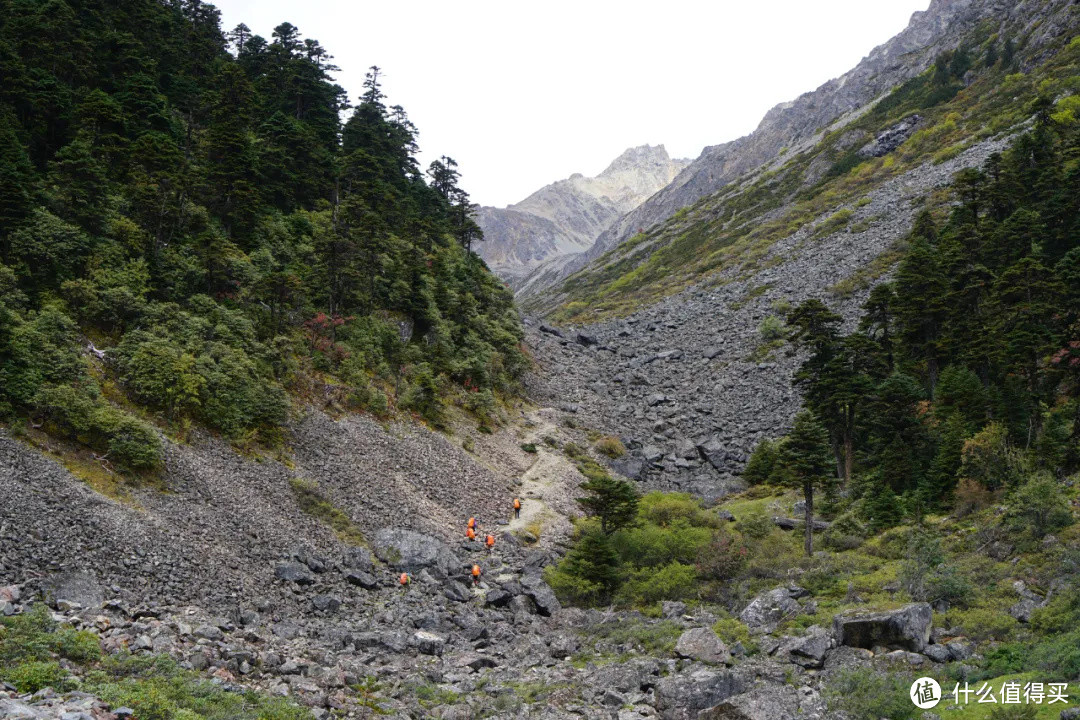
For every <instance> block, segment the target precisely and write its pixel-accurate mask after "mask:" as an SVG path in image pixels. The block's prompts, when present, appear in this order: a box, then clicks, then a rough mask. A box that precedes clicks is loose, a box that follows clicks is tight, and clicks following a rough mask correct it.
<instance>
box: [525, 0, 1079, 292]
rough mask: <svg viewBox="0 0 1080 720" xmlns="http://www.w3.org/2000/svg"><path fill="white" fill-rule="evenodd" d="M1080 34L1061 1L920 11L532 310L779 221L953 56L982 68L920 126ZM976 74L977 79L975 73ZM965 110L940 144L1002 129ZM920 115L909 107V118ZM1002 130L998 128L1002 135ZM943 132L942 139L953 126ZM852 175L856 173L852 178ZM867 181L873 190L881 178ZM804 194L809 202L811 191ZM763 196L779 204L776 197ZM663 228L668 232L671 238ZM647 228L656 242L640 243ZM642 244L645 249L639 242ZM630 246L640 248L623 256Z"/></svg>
mask: <svg viewBox="0 0 1080 720" xmlns="http://www.w3.org/2000/svg"><path fill="white" fill-rule="evenodd" d="M1075 27H1076V9H1075V7H1074V5H1073V4H1071V3H1067V2H1063V1H1061V0H1026V1H1025V2H1019V3H1004V2H998V1H996V0H934V1H933V2H931V4H930V7H929V9H928V10H927V11H925V12H920V13H915V15H914V16H913V17H912V20H911V23H910V25H909V26H908V28H907V29H906V30H904V31H903V32H902V33H900V34H899V35H897V36H896V37H895V38H893V39H892V40H890V41H889V42H887V43H885V44H884V45H882V46H880V47H878V48H876V49H875V50H874V51H873V52H871V53H870V55H868V56H867V57H866V58H865V59H864V60H863V61H862V62H861V63H860V64H859V65H858V66H856V67H855V68H854V69H853V70H851V71H850V72H848V73H846V74H845V75H843V76H841V77H840V78H837V79H835V80H832V81H830V82H828V83H826V84H825V85H823V86H821V87H820V88H818V89H817V90H815V91H813V92H810V93H807V94H805V95H802V96H800V97H799V98H797V99H796V100H794V101H792V102H788V103H784V104H782V105H778V106H777V107H775V108H773V109H772V110H771V111H770V112H769V113H768V114H767V115H766V116H765V118H764V119H763V120H762V122H761V125H760V126H759V127H758V129H757V130H755V131H754V132H753V133H752V134H750V135H748V136H746V137H744V138H740V139H738V140H735V141H732V142H729V143H725V144H723V145H718V146H714V147H711V148H707V149H706V150H705V151H704V152H703V153H702V155H701V156H700V157H699V158H697V159H696V160H695V161H694V162H693V163H691V164H690V165H689V166H688V167H687V168H686V169H685V170H683V171H682V172H681V173H680V174H679V176H678V177H677V178H676V179H675V180H674V181H673V182H672V183H671V184H670V185H669V186H668V187H666V188H664V190H662V191H661V192H658V193H657V194H656V195H655V196H654V197H652V198H650V199H649V201H647V202H645V203H643V204H642V205H641V206H640V207H639V208H637V209H636V210H635V211H633V212H631V213H629V214H627V215H626V216H625V217H624V218H622V219H621V220H620V221H619V222H618V223H616V224H614V225H613V226H612V227H611V229H609V230H608V231H607V232H605V233H604V234H603V235H602V236H601V237H600V238H599V239H598V240H597V242H596V244H595V245H594V246H593V247H592V248H591V249H590V250H588V251H586V252H585V253H583V254H582V255H581V256H579V257H578V258H575V259H574V260H573V261H571V262H568V263H566V264H564V266H563V267H562V268H561V269H560V271H559V272H558V273H551V274H548V275H547V277H546V278H545V279H544V280H543V281H538V282H534V283H533V284H532V287H531V289H530V293H529V294H530V297H532V296H536V295H540V294H545V295H547V296H548V297H545V298H544V299H538V300H536V301H533V300H531V299H530V300H529V302H530V304H531V307H533V308H545V309H548V310H550V309H551V308H553V307H554V306H555V305H556V304H557V303H565V302H568V301H574V300H582V301H585V302H587V303H588V304H589V305H596V304H597V303H596V301H597V300H600V299H601V298H600V297H598V296H597V295H595V294H594V293H591V292H590V291H588V290H584V289H583V287H582V286H583V285H587V286H594V287H596V288H597V289H599V288H600V287H602V286H607V285H610V284H612V283H614V282H615V280H617V279H618V277H619V276H621V275H624V274H628V273H629V272H630V271H631V270H632V269H634V268H636V267H637V266H638V265H641V264H642V263H643V261H644V258H645V257H647V256H648V255H651V254H652V253H653V252H655V251H657V250H658V249H660V248H663V247H664V246H666V245H668V244H670V243H671V242H672V240H673V239H674V238H675V237H680V236H683V235H687V234H690V235H696V234H698V233H699V232H700V233H706V234H711V235H713V236H716V235H719V234H720V230H721V227H723V228H724V229H732V228H736V229H737V228H740V227H741V228H744V229H745V228H748V227H750V226H752V225H753V224H754V223H755V222H756V223H760V222H763V221H766V220H769V219H771V217H772V216H771V215H767V214H766V213H767V212H768V211H770V210H773V209H775V208H777V207H780V206H782V205H784V204H787V203H794V202H797V201H798V200H800V199H801V198H802V197H804V196H805V194H806V193H805V189H806V188H808V187H809V188H814V189H815V190H820V189H822V186H821V185H820V181H821V180H822V178H823V176H824V175H825V174H826V173H827V172H828V171H829V170H830V169H831V168H832V167H833V165H834V164H835V163H836V161H837V160H839V159H842V158H844V156H846V155H848V154H850V153H852V152H854V151H856V150H858V149H859V148H861V147H862V146H863V145H864V144H865V143H867V142H868V141H869V140H871V139H872V135H874V134H877V133H881V132H885V131H886V130H888V128H889V127H890V126H891V124H892V123H891V122H883V121H887V120H892V121H893V122H896V121H898V120H899V119H901V118H899V117H894V116H895V113H881V112H878V113H868V109H869V107H870V106H871V105H872V104H873V103H874V102H875V101H877V100H879V99H881V98H882V97H883V96H884V95H887V94H889V93H890V92H891V91H893V90H894V89H895V88H896V87H897V86H899V85H902V84H904V83H906V82H907V81H909V80H912V79H913V78H918V77H920V76H921V75H922V74H923V73H924V72H926V71H927V70H928V69H929V68H931V66H933V65H934V63H935V62H936V60H937V58H938V57H939V56H940V55H941V53H943V52H949V51H952V50H955V49H957V48H963V49H964V50H965V52H966V53H968V54H969V55H970V60H971V61H972V64H971V65H970V67H969V68H965V71H964V72H963V73H960V75H962V76H963V77H959V76H958V77H956V78H954V80H953V82H952V83H951V84H952V86H953V88H954V89H950V90H944V89H943V90H942V91H941V93H939V94H938V95H937V96H936V97H934V98H933V100H934V104H935V105H940V107H939V111H938V112H937V113H935V114H934V115H933V116H932V117H930V118H923V119H921V121H920V124H919V128H929V127H930V126H931V125H934V124H937V123H939V122H940V120H941V119H943V118H944V117H945V116H946V115H948V113H949V112H952V111H953V110H954V108H953V107H952V106H951V105H950V104H949V103H947V102H943V101H944V100H948V98H947V97H945V96H944V93H946V92H949V93H952V94H956V93H959V95H958V98H959V99H960V100H961V102H963V100H964V99H967V100H974V99H983V98H985V97H986V96H987V95H993V94H994V93H995V90H996V92H997V93H999V97H1000V98H1002V99H1004V95H1005V94H1006V93H1008V92H1010V90H1011V88H1010V89H1003V88H1001V87H1000V84H1001V79H1002V78H1003V77H1004V76H1005V75H1007V74H1016V73H1017V72H1018V71H1023V72H1026V71H1028V70H1031V69H1033V68H1035V67H1037V66H1039V65H1040V64H1041V63H1042V62H1044V61H1045V60H1046V59H1047V58H1048V57H1049V56H1050V55H1052V54H1053V52H1054V51H1055V48H1057V47H1059V46H1060V43H1061V42H1062V41H1063V40H1064V39H1066V38H1068V37H1069V36H1070V33H1069V28H1075ZM1009 43H1011V44H1012V51H1015V52H1016V53H1018V55H1019V59H1016V58H1010V61H1009V63H1007V64H1005V63H1002V64H1000V65H999V66H998V73H997V74H996V75H995V76H994V77H993V78H992V79H989V80H984V82H983V83H982V84H979V85H978V86H977V87H975V88H971V89H967V88H968V86H969V85H971V84H972V83H973V82H977V76H979V75H980V73H979V72H978V71H979V69H980V68H979V60H980V59H982V58H984V57H985V52H986V51H987V50H988V48H989V47H990V45H994V46H995V47H994V51H995V53H996V55H995V63H996V62H997V58H999V57H1000V54H1001V53H1002V52H1003V51H1004V49H1005V46H1006V45H1007V44H1009ZM969 70H973V71H974V73H973V74H972V75H968V74H967V72H968V71H969ZM981 75H985V73H981ZM1019 84H1020V86H1022V87H1025V88H1027V91H1028V92H1030V91H1031V88H1033V87H1034V85H1030V84H1026V83H1023V82H1020V83H1019ZM961 90H963V92H961ZM960 108H961V109H960V113H961V115H962V125H963V128H962V130H963V132H959V133H953V134H952V137H949V138H940V139H943V140H947V141H948V142H949V144H953V143H957V142H960V141H963V140H969V139H970V138H971V137H973V136H974V135H976V134H978V133H980V132H983V131H984V128H985V127H986V126H987V123H988V122H1000V120H994V119H993V118H992V117H990V116H989V115H988V114H986V113H978V112H975V113H973V112H972V109H971V108H970V107H968V106H967V105H965V104H962V105H961V106H960ZM918 109H919V108H916V107H913V106H911V105H910V104H909V107H908V110H909V112H911V111H916V110H918ZM845 128H846V129H845ZM1000 129H1001V128H1000V127H995V130H994V131H995V132H998V131H1000ZM938 132H942V130H941V128H938ZM903 139H905V138H900V140H903ZM856 145H857V146H858V147H855V146H856ZM925 147H926V148H934V150H935V151H937V150H940V149H941V148H940V147H937V146H936V145H935V144H934V143H929V144H927V145H926V146H925ZM845 162H849V163H850V160H849V159H845ZM848 169H850V165H849V167H847V168H845V171H846V170H848ZM864 169H865V168H864ZM866 178H869V179H870V180H871V181H872V180H873V178H872V177H870V175H869V173H867V175H866ZM749 186H754V187H756V188H757V190H756V191H755V192H753V193H752V194H750V195H751V196H750V197H746V198H744V199H745V203H743V204H740V203H739V202H737V201H736V200H733V198H734V197H736V196H740V195H747V194H748V193H746V192H744V191H743V189H745V188H746V187H749ZM740 188H742V189H740ZM823 189H824V190H827V189H828V188H827V187H825V188H823ZM800 190H803V191H804V192H803V193H800V192H799V191H800ZM763 195H768V196H770V197H768V199H766V198H765V197H763ZM725 199H726V209H725V210H723V211H721V210H719V209H718V205H719V204H720V202H722V201H724V200H725ZM699 202H700V203H706V204H708V205H710V206H711V207H712V208H713V211H712V213H711V214H710V215H708V216H699V217H700V218H701V219H699V220H695V219H694V218H693V217H689V218H688V217H686V216H685V215H684V214H683V213H685V212H691V211H695V210H696V209H698V208H697V204H698V203H699ZM725 213H726V214H727V215H729V216H732V217H730V218H729V217H725V218H724V224H723V226H721V224H720V223H719V222H718V221H717V218H718V217H719V216H720V215H723V214H725ZM710 221H711V222H710ZM665 223H666V225H665ZM706 223H709V224H708V225H707V228H706V227H703V226H706ZM661 226H664V227H666V228H667V229H666V230H661ZM694 226H697V227H698V230H697V231H695V232H694V233H688V232H687V230H689V229H690V228H691V227H694ZM642 229H644V231H645V234H646V237H647V238H648V240H645V239H644V238H641V237H639V236H638V233H640V232H641V231H642ZM632 238H633V241H632V242H629V243H628V241H630V240H631V239H632ZM624 243H627V244H628V247H626V248H623V249H618V248H619V246H621V245H623V244H624ZM713 249H715V245H713V246H712V247H710V246H709V244H708V243H706V245H705V246H704V247H697V246H695V251H694V252H693V253H692V254H693V255H694V256H696V259H698V260H700V259H703V258H704V256H706V255H709V254H710V251H711V250H713ZM612 251H615V252H612ZM608 253H611V254H610V255H607V254H608ZM630 255H632V256H633V260H632V261H630V262H624V263H621V264H620V265H619V267H617V268H611V267H610V266H611V265H612V264H614V263H616V262H617V261H618V260H619V259H621V258H624V257H626V256H630ZM601 258H602V259H601ZM681 259H682V258H681V256H680V257H679V258H675V257H668V258H665V261H664V262H660V261H659V259H658V261H657V265H662V266H664V267H667V268H672V269H674V270H675V275H676V276H677V277H679V278H680V280H684V279H685V278H686V277H687V276H691V277H692V276H695V275H696V276H698V277H700V276H701V275H704V274H708V272H710V271H712V270H713V269H714V268H715V266H714V265H710V266H708V267H707V268H699V267H696V266H691V268H690V269H689V270H686V269H684V268H681V267H679V265H681V264H682V262H681ZM579 271H580V277H578V278H575V280H574V281H572V282H570V283H567V284H566V285H565V286H563V287H558V285H559V281H561V280H562V279H564V278H566V277H567V276H569V275H571V274H573V273H576V272H579ZM672 280H674V278H672ZM545 288H551V289H550V290H545ZM605 304H607V303H605Z"/></svg>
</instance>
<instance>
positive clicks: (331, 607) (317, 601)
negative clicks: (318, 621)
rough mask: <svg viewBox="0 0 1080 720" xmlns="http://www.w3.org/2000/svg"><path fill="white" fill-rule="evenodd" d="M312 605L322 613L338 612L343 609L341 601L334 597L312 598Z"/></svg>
mask: <svg viewBox="0 0 1080 720" xmlns="http://www.w3.org/2000/svg"><path fill="white" fill-rule="evenodd" d="M311 605H312V607H314V608H315V609H316V610H319V611H322V612H337V609H338V608H340V607H341V600H339V599H338V598H336V597H334V596H333V595H316V596H315V597H313V598H311Z"/></svg>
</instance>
